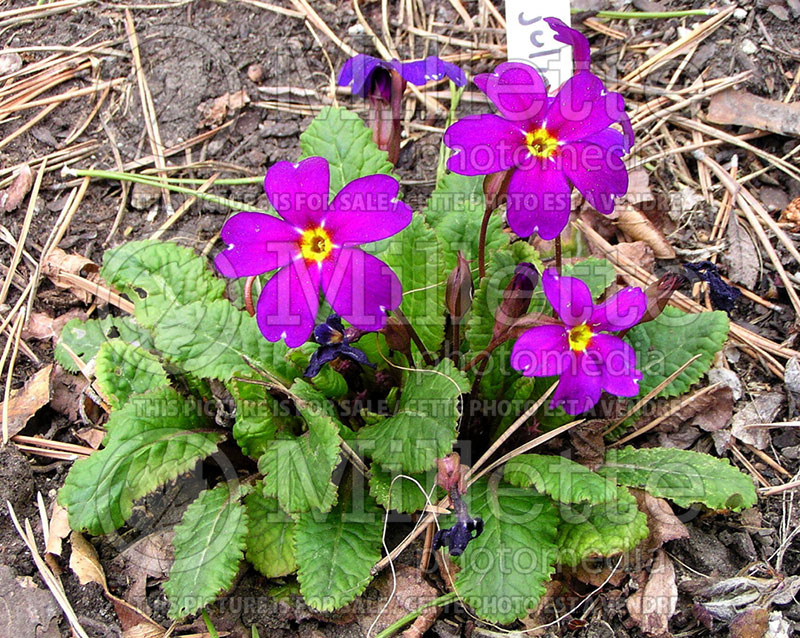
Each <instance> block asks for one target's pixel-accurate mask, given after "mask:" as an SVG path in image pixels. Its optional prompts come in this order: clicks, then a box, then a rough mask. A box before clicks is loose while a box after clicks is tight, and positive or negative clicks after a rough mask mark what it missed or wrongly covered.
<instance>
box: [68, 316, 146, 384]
mask: <svg viewBox="0 0 800 638" xmlns="http://www.w3.org/2000/svg"><path fill="white" fill-rule="evenodd" d="M117 337H119V338H120V339H122V340H123V341H124V342H126V343H129V344H131V345H135V346H140V347H141V348H142V349H143V350H151V349H152V348H153V347H154V345H153V336H152V335H151V334H150V332H149V331H148V330H145V329H144V328H142V327H141V326H139V325H138V324H137V323H136V322H135V321H134V320H133V318H132V317H111V316H108V317H105V318H104V319H89V320H87V321H81V320H80V319H70V320H69V321H68V322H67V323H65V324H64V327H63V328H62V330H61V336H60V337H59V338H58V344H57V345H56V348H55V352H54V353H53V354H54V355H55V360H56V361H57V362H58V363H59V364H60V365H61V366H63V367H64V369H66V370H69V371H70V372H80V368H78V366H77V365H75V362H74V361H73V359H72V357H70V356H69V354H67V351H66V349H65V348H64V345H66V346H68V347H69V348H70V350H72V351H73V352H74V353H75V354H76V355H78V357H80V359H81V361H83V363H84V364H88V363H89V362H90V361H91V360H92V359H94V358H95V357H96V356H97V352H98V350H100V346H101V345H103V344H104V343H105V342H106V341H108V340H109V339H114V338H117Z"/></svg>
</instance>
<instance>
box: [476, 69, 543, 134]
mask: <svg viewBox="0 0 800 638" xmlns="http://www.w3.org/2000/svg"><path fill="white" fill-rule="evenodd" d="M480 82H481V84H483V79H481V80H480ZM476 83H477V82H476ZM478 88H481V90H482V91H483V92H484V93H486V95H487V96H489V99H490V100H491V101H492V102H494V104H495V106H497V108H498V109H499V110H500V113H501V114H502V115H503V117H505V118H506V119H508V120H511V121H512V122H518V123H525V128H526V130H530V129H531V128H533V127H534V126H536V125H537V124H538V123H540V122H541V121H542V117H543V115H544V114H545V112H546V109H547V89H546V87H545V84H544V80H543V79H542V76H541V75H539V72H538V71H537V70H536V69H535V68H533V67H532V66H531V65H530V64H525V63H524V62H503V64H500V65H498V67H497V68H496V69H495V70H494V73H492V74H491V75H490V76H489V77H488V78H487V79H486V83H485V88H482V87H481V85H480V84H478Z"/></svg>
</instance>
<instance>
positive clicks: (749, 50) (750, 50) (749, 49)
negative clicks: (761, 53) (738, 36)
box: [742, 38, 758, 55]
mask: <svg viewBox="0 0 800 638" xmlns="http://www.w3.org/2000/svg"><path fill="white" fill-rule="evenodd" d="M756 51H758V47H757V46H756V43H755V42H753V41H752V40H750V39H749V38H745V39H744V40H742V53H745V54H747V55H753V54H754V53H755V52H756Z"/></svg>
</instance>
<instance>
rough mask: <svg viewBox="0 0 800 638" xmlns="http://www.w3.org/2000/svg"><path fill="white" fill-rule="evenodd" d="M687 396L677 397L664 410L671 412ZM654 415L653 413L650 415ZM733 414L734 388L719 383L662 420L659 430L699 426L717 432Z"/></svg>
mask: <svg viewBox="0 0 800 638" xmlns="http://www.w3.org/2000/svg"><path fill="white" fill-rule="evenodd" d="M685 400H686V397H676V398H675V399H670V400H669V401H667V402H665V404H664V412H669V410H670V409H672V408H673V407H674V406H675V405H676V404H679V403H681V402H682V401H685ZM649 416H652V415H649ZM732 416H733V390H731V389H730V387H728V386H727V385H719V386H718V387H717V388H716V389H714V390H711V391H710V392H705V393H703V394H699V393H698V395H697V396H696V397H695V399H694V400H693V401H691V402H690V403H688V404H687V405H685V406H684V407H683V408H681V409H680V410H678V411H677V412H676V413H675V414H673V415H672V416H670V417H667V418H666V419H665V420H664V421H662V422H661V425H660V426H659V430H660V431H662V432H665V433H671V432H677V431H678V430H680V429H681V428H682V427H691V426H694V427H698V428H700V429H702V430H705V431H706V432H715V431H716V430H721V429H722V428H724V427H726V426H727V425H728V424H729V423H730V422H731V417H732Z"/></svg>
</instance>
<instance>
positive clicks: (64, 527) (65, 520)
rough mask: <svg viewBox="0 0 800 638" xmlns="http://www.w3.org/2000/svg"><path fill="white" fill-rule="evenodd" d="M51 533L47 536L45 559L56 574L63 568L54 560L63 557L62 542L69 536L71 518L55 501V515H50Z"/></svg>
mask: <svg viewBox="0 0 800 638" xmlns="http://www.w3.org/2000/svg"><path fill="white" fill-rule="evenodd" d="M49 527H50V533H49V534H48V535H47V540H46V545H45V550H44V551H45V555H44V559H45V560H46V561H47V564H48V565H49V566H50V569H52V570H53V572H55V573H56V574H60V573H61V566H60V565H59V564H58V561H57V560H56V559H55V558H54V557H55V556H61V541H63V540H64V539H65V538H66V537H67V536H69V532H70V529H69V516H68V515H67V510H66V509H64V508H63V507H61V506H60V505H59V504H58V503H56V502H55V501H53V513H52V514H51V515H50V526H49Z"/></svg>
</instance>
